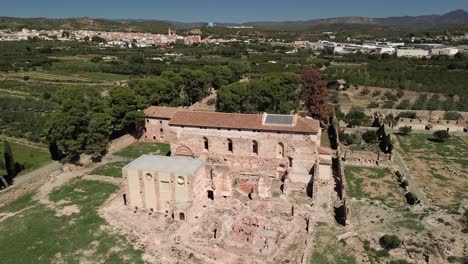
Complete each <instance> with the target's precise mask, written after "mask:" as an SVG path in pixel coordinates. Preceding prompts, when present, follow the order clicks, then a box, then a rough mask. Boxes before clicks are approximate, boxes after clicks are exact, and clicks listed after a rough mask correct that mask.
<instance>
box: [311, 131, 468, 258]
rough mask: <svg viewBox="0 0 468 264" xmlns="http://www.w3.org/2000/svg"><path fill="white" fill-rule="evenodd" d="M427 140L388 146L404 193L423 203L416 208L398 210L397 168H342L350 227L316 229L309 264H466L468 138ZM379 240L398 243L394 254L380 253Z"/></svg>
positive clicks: (416, 136)
mask: <svg viewBox="0 0 468 264" xmlns="http://www.w3.org/2000/svg"><path fill="white" fill-rule="evenodd" d="M431 137H432V134H430V133H413V134H410V135H408V136H399V135H398V136H396V138H395V140H394V142H395V149H396V151H398V152H399V153H401V156H402V157H403V159H404V163H406V166H407V167H408V169H409V172H408V173H409V174H410V175H406V176H407V177H409V178H410V179H411V181H410V186H409V189H410V190H412V191H416V193H418V195H419V194H420V195H421V196H422V197H420V198H421V200H422V202H421V204H419V205H414V206H410V205H407V204H405V203H404V201H405V197H404V191H403V189H402V188H401V187H400V186H399V185H398V183H397V181H396V178H395V175H393V173H392V171H393V169H396V168H397V167H395V168H392V169H385V168H369V167H359V166H346V168H345V180H346V182H345V187H346V197H347V198H348V200H347V206H348V208H349V211H348V213H349V214H348V223H347V225H346V226H345V227H340V226H337V225H326V224H323V225H320V226H319V227H318V229H317V243H316V248H315V251H314V255H313V258H312V263H314V264H315V263H392V261H400V262H393V263H434V264H439V263H467V261H468V259H467V257H466V256H468V236H467V235H466V232H467V230H468V213H467V209H468V203H467V191H468V186H467V184H468V137H467V136H466V135H463V134H458V135H457V134H452V137H451V138H450V139H449V140H448V141H447V142H443V143H439V142H434V141H431V140H430V138H431ZM426 196H427V197H426ZM384 234H390V235H396V236H398V237H399V239H400V240H401V245H400V247H399V248H397V249H393V250H389V251H386V250H383V248H382V246H381V245H380V241H379V240H380V238H381V237H382V236H383V235H384ZM393 263H392V264H393Z"/></svg>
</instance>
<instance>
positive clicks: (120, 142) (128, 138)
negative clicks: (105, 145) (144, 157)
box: [108, 134, 137, 153]
mask: <svg viewBox="0 0 468 264" xmlns="http://www.w3.org/2000/svg"><path fill="white" fill-rule="evenodd" d="M136 141H137V139H136V138H135V137H134V136H132V135H130V134H126V135H123V136H121V137H119V138H116V139H114V140H112V141H111V143H110V146H109V149H108V150H109V152H111V153H112V152H116V151H118V150H121V149H123V148H125V147H127V146H129V145H131V144H133V143H135V142H136Z"/></svg>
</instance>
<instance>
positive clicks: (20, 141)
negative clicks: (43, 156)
mask: <svg viewBox="0 0 468 264" xmlns="http://www.w3.org/2000/svg"><path fill="white" fill-rule="evenodd" d="M0 139H2V140H4V139H6V140H8V141H10V142H14V143H18V144H21V145H25V146H28V147H31V148H37V149H42V150H47V151H48V149H47V147H46V146H44V145H41V144H40V143H35V142H31V141H29V140H26V139H22V138H15V137H10V136H5V135H1V136H0Z"/></svg>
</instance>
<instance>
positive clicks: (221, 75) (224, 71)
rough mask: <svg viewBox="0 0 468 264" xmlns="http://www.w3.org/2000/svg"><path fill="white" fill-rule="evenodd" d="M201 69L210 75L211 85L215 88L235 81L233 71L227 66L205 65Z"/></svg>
mask: <svg viewBox="0 0 468 264" xmlns="http://www.w3.org/2000/svg"><path fill="white" fill-rule="evenodd" d="M201 70H202V71H204V72H206V73H208V74H209V75H210V80H211V85H212V86H213V88H215V89H216V90H217V89H219V88H221V86H224V85H227V84H229V83H231V82H234V81H235V79H234V73H233V72H232V71H231V70H230V69H229V68H228V67H227V66H210V65H206V66H203V67H202V68H201Z"/></svg>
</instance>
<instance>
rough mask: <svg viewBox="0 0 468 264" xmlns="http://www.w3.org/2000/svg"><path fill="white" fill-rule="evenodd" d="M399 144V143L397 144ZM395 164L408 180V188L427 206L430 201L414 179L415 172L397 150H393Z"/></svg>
mask: <svg viewBox="0 0 468 264" xmlns="http://www.w3.org/2000/svg"><path fill="white" fill-rule="evenodd" d="M397 144H398V143H397ZM393 163H394V164H395V167H396V169H398V170H399V171H400V172H401V173H402V174H403V175H405V177H406V179H407V180H408V188H409V190H410V191H411V192H414V194H416V196H417V197H418V198H419V200H420V201H421V203H423V204H427V203H428V199H427V197H426V195H425V193H424V191H423V189H421V187H420V186H418V183H417V182H416V180H415V179H414V177H413V172H412V171H411V170H410V169H409V168H408V166H407V164H406V162H405V160H404V159H403V158H402V157H401V155H400V153H399V152H398V151H396V150H393Z"/></svg>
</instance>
